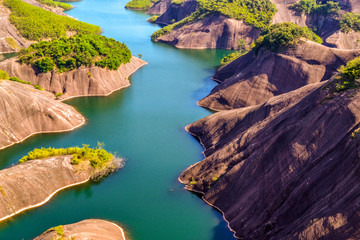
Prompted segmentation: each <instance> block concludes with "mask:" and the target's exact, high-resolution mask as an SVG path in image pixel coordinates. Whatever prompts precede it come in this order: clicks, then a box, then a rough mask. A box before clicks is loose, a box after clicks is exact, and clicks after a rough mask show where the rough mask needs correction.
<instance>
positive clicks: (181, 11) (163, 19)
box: [156, 0, 198, 25]
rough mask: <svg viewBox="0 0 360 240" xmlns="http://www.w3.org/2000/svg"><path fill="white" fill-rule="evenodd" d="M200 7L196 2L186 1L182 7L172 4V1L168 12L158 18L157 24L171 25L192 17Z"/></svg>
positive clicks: (194, 0)
mask: <svg viewBox="0 0 360 240" xmlns="http://www.w3.org/2000/svg"><path fill="white" fill-rule="evenodd" d="M197 6H198V3H197V1H196V0H186V1H184V3H182V4H181V5H177V4H171V1H170V2H169V4H168V7H167V9H166V11H165V12H164V13H163V14H162V15H161V16H159V17H158V19H157V20H156V23H159V24H165V25H168V24H171V23H174V22H177V21H180V20H181V19H183V18H185V17H187V16H189V15H191V13H193V12H194V11H195V10H196V8H197Z"/></svg>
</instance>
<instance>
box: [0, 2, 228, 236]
mask: <svg viewBox="0 0 360 240" xmlns="http://www.w3.org/2000/svg"><path fill="white" fill-rule="evenodd" d="M125 4H126V2H125V0H83V1H81V2H76V3H73V5H75V7H76V8H75V9H73V10H71V11H69V12H68V14H70V15H71V16H74V17H76V18H78V19H79V20H82V21H85V22H89V23H93V24H96V25H99V26H101V27H102V29H103V30H104V33H103V34H104V35H106V36H108V37H113V38H115V39H117V40H119V41H121V42H125V43H126V44H127V45H128V47H129V48H130V49H131V51H132V53H133V54H134V55H137V54H138V53H140V54H142V56H143V59H144V60H146V61H148V62H149V64H148V65H147V66H145V67H143V68H142V69H141V70H139V71H138V72H136V73H135V74H134V75H133V76H132V77H131V83H132V85H131V86H130V87H129V88H127V89H123V90H121V91H118V92H116V93H114V94H112V95H110V96H108V97H91V98H77V99H73V100H70V101H67V103H69V104H71V105H73V106H75V107H76V108H77V109H78V110H79V111H80V112H81V113H82V114H84V116H85V117H86V119H87V124H86V125H85V126H83V127H81V128H80V129H77V130H75V131H73V132H70V133H61V134H43V135H37V136H34V137H31V138H30V139H28V140H26V141H25V142H24V143H21V144H18V145H15V146H12V147H10V148H8V149H5V150H3V151H1V152H0V167H1V168H4V167H7V166H10V165H11V164H14V163H16V162H17V160H18V159H19V158H20V157H21V156H22V155H24V154H26V153H27V152H28V151H29V150H32V149H33V148H36V147H48V146H53V147H68V146H74V145H78V146H80V145H81V144H82V143H86V144H90V145H91V146H95V145H96V143H97V141H101V142H104V143H105V145H106V147H105V148H106V149H107V150H109V151H111V152H117V154H118V155H120V156H123V157H125V158H126V159H127V164H126V166H125V167H124V168H123V169H121V170H120V171H119V172H117V173H116V174H114V175H112V176H110V177H108V178H107V179H105V180H104V181H102V182H101V183H100V184H87V185H85V186H80V187H76V188H72V189H69V190H66V191H63V192H61V193H59V194H57V195H56V196H55V197H54V198H53V199H52V200H51V201H50V202H49V203H47V204H46V205H44V206H42V207H40V208H37V209H33V210H30V211H27V212H25V213H23V214H20V215H19V216H17V217H15V218H13V219H11V220H9V221H7V222H5V223H2V224H0V239H1V240H12V239H14V240H15V239H20V240H21V239H25V240H26V239H32V238H33V237H35V236H37V235H39V234H40V233H42V232H43V231H45V230H46V229H48V228H50V227H53V226H57V225H60V224H68V223H73V222H77V221H80V220H83V219H86V218H103V219H108V220H111V221H115V222H118V223H119V224H120V225H121V226H122V227H123V228H124V229H125V231H126V234H127V237H128V239H130V240H167V239H169V240H170V239H171V240H230V239H234V238H233V237H232V233H231V232H230V231H229V230H228V229H227V226H226V223H225V221H224V220H223V219H222V217H221V215H220V214H219V213H218V212H217V211H215V210H214V209H212V208H211V207H209V206H208V205H206V204H205V203H204V202H203V201H202V200H201V199H200V198H198V197H197V196H195V195H193V194H191V193H189V192H187V191H185V190H184V189H183V185H182V184H180V183H178V181H177V177H178V176H179V174H180V173H181V172H182V171H183V170H184V169H185V168H186V167H187V166H189V165H191V164H193V163H195V162H197V161H200V160H201V159H202V155H201V151H202V150H203V149H202V147H201V145H200V144H199V143H198V142H197V141H196V140H195V139H193V138H192V137H191V136H190V135H189V134H188V133H187V132H186V131H185V130H184V127H185V126H186V125H187V124H189V123H191V122H194V121H196V120H198V119H200V118H202V117H205V116H207V115H209V114H210V112H209V111H207V110H205V109H203V108H200V107H198V106H197V105H196V102H197V101H198V100H199V99H200V98H201V97H204V96H205V95H206V94H207V93H208V92H209V91H210V90H211V89H212V88H213V87H214V85H215V83H214V82H213V81H212V80H211V79H210V78H211V76H212V74H213V73H214V71H215V66H216V65H217V64H218V63H219V60H220V59H221V58H222V57H223V56H224V55H225V54H226V52H225V51H220V50H179V49H175V48H173V47H170V46H166V45H164V44H158V43H153V42H151V41H150V35H151V33H152V32H154V31H155V30H156V29H158V28H159V27H158V26H156V25H153V24H150V23H147V22H146V19H147V18H148V17H149V15H147V14H145V13H139V12H133V11H129V10H125V9H124V5H125Z"/></svg>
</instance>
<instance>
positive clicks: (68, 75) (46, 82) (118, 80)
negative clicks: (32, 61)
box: [0, 57, 146, 99]
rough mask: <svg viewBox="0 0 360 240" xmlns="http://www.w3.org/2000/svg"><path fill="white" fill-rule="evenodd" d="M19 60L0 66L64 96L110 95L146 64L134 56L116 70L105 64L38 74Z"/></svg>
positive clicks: (125, 85)
mask: <svg viewBox="0 0 360 240" xmlns="http://www.w3.org/2000/svg"><path fill="white" fill-rule="evenodd" d="M16 60H17V59H16V58H12V59H8V60H5V61H3V62H0V69H2V70H4V71H6V72H8V73H9V75H10V76H16V77H19V78H20V79H22V80H24V81H29V82H31V83H32V84H36V85H39V86H41V87H42V88H44V89H45V90H47V91H50V92H52V93H54V94H57V93H63V95H62V96H61V97H60V99H67V98H71V97H79V96H105V95H109V94H111V93H112V92H114V91H116V90H119V89H122V88H125V87H128V86H129V85H130V82H129V77H130V75H131V74H133V73H134V72H135V71H136V70H138V69H139V68H140V67H142V66H144V65H145V64H146V62H145V61H143V60H141V59H139V58H137V57H132V58H131V62H130V63H127V64H121V66H120V67H119V69H118V70H115V71H111V70H108V69H104V68H101V67H80V68H78V69H75V70H73V71H69V72H64V73H56V72H55V71H51V72H47V73H37V72H36V71H35V69H34V68H32V67H31V66H29V65H26V64H23V65H21V64H20V63H18V62H17V61H16Z"/></svg>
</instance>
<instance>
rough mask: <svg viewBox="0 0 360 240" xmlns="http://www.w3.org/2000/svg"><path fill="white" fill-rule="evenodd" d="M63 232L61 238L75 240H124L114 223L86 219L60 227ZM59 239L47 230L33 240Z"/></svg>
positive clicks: (51, 230) (53, 231) (122, 234)
mask: <svg viewBox="0 0 360 240" xmlns="http://www.w3.org/2000/svg"><path fill="white" fill-rule="evenodd" d="M61 228H62V229H63V230H64V232H63V234H62V236H61V237H63V238H69V239H70V238H71V237H73V238H74V239H76V240H88V239H91V240H104V239H106V240H125V235H124V231H123V230H122V229H121V228H120V227H119V226H118V225H117V224H115V223H112V222H109V221H105V220H101V219H86V220H83V221H81V222H77V223H73V224H68V225H64V226H61ZM56 237H60V236H59V235H58V234H57V232H56V231H55V230H53V229H49V230H48V231H46V232H44V233H43V234H41V235H40V236H38V237H36V238H35V239H34V240H52V239H56Z"/></svg>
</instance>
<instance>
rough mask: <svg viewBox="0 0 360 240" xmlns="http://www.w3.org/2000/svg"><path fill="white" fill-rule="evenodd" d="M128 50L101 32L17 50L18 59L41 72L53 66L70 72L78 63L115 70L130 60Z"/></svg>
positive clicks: (58, 69) (36, 44)
mask: <svg viewBox="0 0 360 240" xmlns="http://www.w3.org/2000/svg"><path fill="white" fill-rule="evenodd" d="M130 59H131V52H130V50H129V49H128V48H127V46H126V45H125V44H124V43H120V42H118V41H116V40H114V39H112V38H107V37H104V36H100V35H75V36H72V37H69V38H64V37H63V38H59V39H54V40H52V41H42V42H39V43H34V44H32V45H31V46H30V47H28V48H26V49H22V50H21V51H20V52H19V61H20V63H21V64H23V63H26V64H30V65H33V66H35V67H36V68H37V69H38V70H39V71H40V72H48V71H51V70H53V69H56V70H57V72H66V71H71V70H73V69H75V68H78V67H80V66H88V67H89V66H93V65H95V66H99V67H102V68H108V69H110V70H116V69H118V68H119V67H120V65H121V64H122V63H124V64H125V63H129V62H130Z"/></svg>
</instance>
